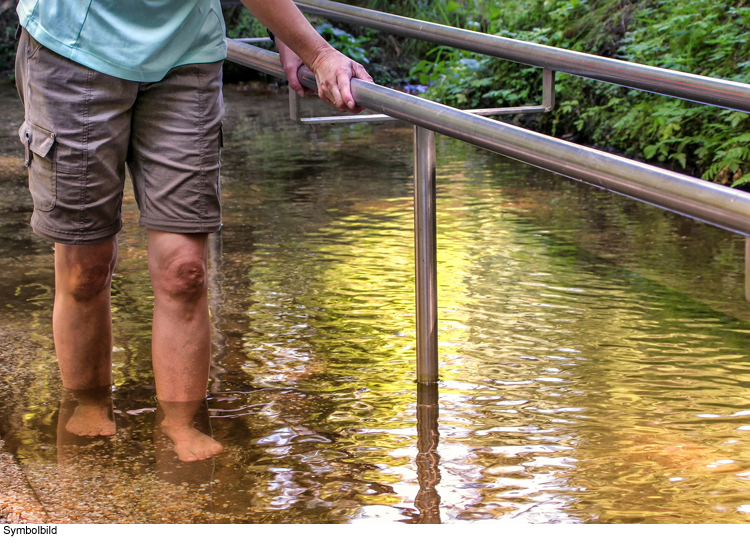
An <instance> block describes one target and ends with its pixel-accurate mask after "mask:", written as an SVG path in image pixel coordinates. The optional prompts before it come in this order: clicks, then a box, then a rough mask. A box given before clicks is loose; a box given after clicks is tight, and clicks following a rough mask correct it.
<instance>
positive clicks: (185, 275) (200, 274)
mask: <svg viewBox="0 0 750 552" xmlns="http://www.w3.org/2000/svg"><path fill="white" fill-rule="evenodd" d="M158 280H159V282H158V284H157V287H158V288H159V289H160V290H161V291H163V292H164V293H166V294H167V295H168V296H169V297H171V298H173V299H192V298H195V297H199V296H200V295H201V294H202V293H203V292H204V290H205V289H206V265H205V263H204V262H203V259H200V258H194V257H178V258H176V259H174V260H172V262H171V263H169V264H168V265H167V266H166V267H165V268H164V270H163V271H162V272H161V274H159V277H158Z"/></svg>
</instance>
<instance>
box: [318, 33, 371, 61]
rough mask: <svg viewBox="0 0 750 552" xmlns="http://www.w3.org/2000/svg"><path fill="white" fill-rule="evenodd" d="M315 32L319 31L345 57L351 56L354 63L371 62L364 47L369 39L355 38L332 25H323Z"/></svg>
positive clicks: (365, 37)
mask: <svg viewBox="0 0 750 552" xmlns="http://www.w3.org/2000/svg"><path fill="white" fill-rule="evenodd" d="M315 30H316V31H318V32H319V33H320V34H321V36H323V38H325V39H326V40H327V41H328V43H329V44H330V45H331V46H333V47H334V48H336V49H337V50H339V51H340V52H342V53H343V54H344V55H347V56H349V57H350V58H352V59H353V60H354V61H357V62H359V63H362V64H366V63H370V60H369V59H367V56H366V55H365V50H364V48H363V47H362V46H363V45H365V44H367V43H368V42H369V41H370V39H369V37H367V36H360V37H359V38H354V37H353V36H352V35H351V34H349V33H347V32H346V31H344V30H343V29H337V28H336V27H334V26H333V25H331V24H330V23H321V24H320V25H318V26H316V27H315Z"/></svg>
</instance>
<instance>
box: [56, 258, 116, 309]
mask: <svg viewBox="0 0 750 552" xmlns="http://www.w3.org/2000/svg"><path fill="white" fill-rule="evenodd" d="M113 268H114V263H110V262H107V261H100V262H93V263H87V264H81V265H78V266H75V267H74V268H73V270H71V271H69V273H68V275H67V276H66V277H65V280H66V282H65V287H66V289H67V291H68V293H69V294H70V295H71V296H72V297H73V299H74V300H76V301H78V302H86V301H90V300H92V299H94V298H95V297H97V296H98V295H99V294H101V293H102V292H105V291H109V286H110V283H111V281H112V273H113Z"/></svg>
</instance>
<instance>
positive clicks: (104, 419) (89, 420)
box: [65, 404, 116, 437]
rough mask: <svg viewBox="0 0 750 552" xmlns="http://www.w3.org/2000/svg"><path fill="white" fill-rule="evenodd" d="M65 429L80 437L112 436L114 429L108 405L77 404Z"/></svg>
mask: <svg viewBox="0 0 750 552" xmlns="http://www.w3.org/2000/svg"><path fill="white" fill-rule="evenodd" d="M65 429H66V430H67V431H68V432H70V433H72V434H73V435H78V436H80V437H98V436H108V435H114V434H115V430H116V427H115V422H114V420H113V419H112V417H111V413H110V406H109V404H79V405H78V406H76V408H75V411H74V412H73V415H72V416H71V417H70V420H68V423H67V424H66V425H65Z"/></svg>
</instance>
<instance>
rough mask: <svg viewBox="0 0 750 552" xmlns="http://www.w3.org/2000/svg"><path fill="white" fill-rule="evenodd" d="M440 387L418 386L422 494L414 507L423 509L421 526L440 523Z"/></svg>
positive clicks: (418, 445)
mask: <svg viewBox="0 0 750 552" xmlns="http://www.w3.org/2000/svg"><path fill="white" fill-rule="evenodd" d="M438 411H439V407H438V386H437V384H436V383H429V384H418V385H417V450H418V451H419V452H418V453H417V479H418V480H419V493H417V498H416V499H415V500H414V505H415V506H416V507H417V508H418V509H419V514H420V516H419V523H425V524H427V523H440V495H439V494H438V492H437V489H435V486H436V485H437V484H438V483H440V465H439V464H440V455H438V453H437V446H438V441H439V440H440V433H439V432H438V413H439V412H438Z"/></svg>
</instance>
